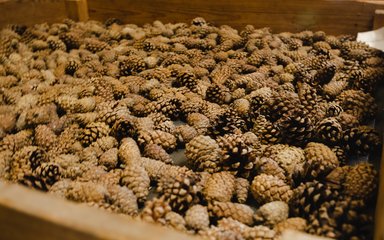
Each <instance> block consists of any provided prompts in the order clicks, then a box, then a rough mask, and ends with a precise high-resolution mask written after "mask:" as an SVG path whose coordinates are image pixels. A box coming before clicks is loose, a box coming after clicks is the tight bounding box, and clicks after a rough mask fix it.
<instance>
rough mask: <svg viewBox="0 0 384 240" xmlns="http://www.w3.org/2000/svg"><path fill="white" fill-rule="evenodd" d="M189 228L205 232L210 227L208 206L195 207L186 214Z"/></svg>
mask: <svg viewBox="0 0 384 240" xmlns="http://www.w3.org/2000/svg"><path fill="white" fill-rule="evenodd" d="M185 221H186V223H187V227H189V228H192V229H195V230H197V231H199V230H205V229H208V227H209V215H208V209H207V207H206V206H202V205H198V204H197V205H193V206H192V207H190V208H189V209H188V210H187V212H186V213H185Z"/></svg>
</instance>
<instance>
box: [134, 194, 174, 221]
mask: <svg viewBox="0 0 384 240" xmlns="http://www.w3.org/2000/svg"><path fill="white" fill-rule="evenodd" d="M171 211H172V208H171V207H170V206H169V203H168V201H166V200H165V199H164V197H161V198H154V199H152V200H148V201H146V202H145V206H144V208H143V210H142V211H141V213H140V217H141V219H142V220H144V221H146V222H151V223H156V222H157V223H161V224H165V216H166V214H167V213H169V212H171Z"/></svg>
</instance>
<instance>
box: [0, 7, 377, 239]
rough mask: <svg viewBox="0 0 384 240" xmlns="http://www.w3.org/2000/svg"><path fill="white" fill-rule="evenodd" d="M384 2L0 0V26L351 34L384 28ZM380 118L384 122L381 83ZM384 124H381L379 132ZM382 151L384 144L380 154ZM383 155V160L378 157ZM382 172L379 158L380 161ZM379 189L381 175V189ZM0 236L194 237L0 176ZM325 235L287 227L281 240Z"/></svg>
mask: <svg viewBox="0 0 384 240" xmlns="http://www.w3.org/2000/svg"><path fill="white" fill-rule="evenodd" d="M380 8H381V9H384V1H372V0H328V1H307V0H291V1H278V0H270V1H261V0H257V1H252V0H237V1H232V0H221V1H206V0H194V1H186V0H110V1H104V0H88V1H87V0H0V27H3V26H5V25H6V24H10V23H20V24H26V25H32V24H36V23H43V22H47V23H54V22H60V21H61V20H63V19H64V18H72V19H74V20H80V21H85V20H87V19H89V18H90V19H94V20H100V21H104V20H106V19H108V18H110V17H117V18H120V19H122V20H123V21H124V22H126V23H135V24H138V25H142V24H145V23H151V22H153V21H154V20H161V21H163V22H164V23H166V22H189V21H190V20H191V19H192V18H194V17H196V16H202V17H204V18H206V19H207V20H208V21H210V22H212V23H214V24H215V25H221V24H227V25H230V26H233V27H236V28H238V29H241V28H243V27H244V26H245V25H247V24H253V25H254V26H255V27H265V26H268V27H270V28H271V29H272V30H273V31H274V32H281V31H291V32H297V31H302V30H314V31H316V30H323V31H326V32H327V33H328V34H335V35H338V34H356V33H357V32H361V31H369V30H372V29H373V28H378V27H381V26H384V17H383V11H382V10H377V11H376V9H380ZM381 89H382V91H381V92H383V94H379V96H383V99H380V101H381V106H380V109H381V112H380V114H381V115H380V116H379V117H380V118H381V122H384V113H383V109H384V88H383V87H381ZM383 129H384V128H380V130H381V131H383ZM382 156H384V149H383V154H382ZM382 161H384V160H382ZM380 171H381V172H384V164H383V165H381V169H380ZM382 188H384V178H381V179H380V187H379V189H382ZM383 215H384V193H383V191H379V198H378V203H377V209H376V227H375V240H382V239H384V217H383ZM0 233H1V234H0V239H9V240H18V239H25V238H26V236H28V239H32V240H33V239H39V240H44V239H79V240H82V239H90V240H93V239H95V240H96V239H97V240H101V239H116V240H120V239H130V240H146V239H149V240H151V239H170V240H173V239H175V240H176V239H186V240H188V239H197V238H196V237H192V236H187V235H184V234H180V233H178V232H175V231H173V230H168V229H164V228H160V227H158V226H155V225H151V224H147V223H142V222H138V221H136V220H132V219H130V218H128V217H125V216H119V215H116V214H110V213H107V212H104V211H102V210H98V209H94V208H90V207H87V206H85V205H81V204H77V203H72V202H69V201H65V200H62V199H58V198H55V197H53V196H50V195H48V194H45V193H40V192H37V191H33V190H30V189H27V188H25V187H22V186H18V185H14V184H5V183H1V182H0ZM288 239H297V240H301V239H323V238H317V237H311V236H308V235H303V234H300V233H296V232H293V233H292V232H287V233H286V234H284V236H283V240H288Z"/></svg>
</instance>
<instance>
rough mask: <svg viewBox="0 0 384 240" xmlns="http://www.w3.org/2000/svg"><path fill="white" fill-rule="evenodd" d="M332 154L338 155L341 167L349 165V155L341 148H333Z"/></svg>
mask: <svg viewBox="0 0 384 240" xmlns="http://www.w3.org/2000/svg"><path fill="white" fill-rule="evenodd" d="M331 150H332V152H334V153H335V154H336V157H337V160H339V165H340V166H345V165H347V164H348V163H349V158H348V156H347V153H346V152H345V151H344V149H343V148H342V147H340V146H334V147H333V148H331Z"/></svg>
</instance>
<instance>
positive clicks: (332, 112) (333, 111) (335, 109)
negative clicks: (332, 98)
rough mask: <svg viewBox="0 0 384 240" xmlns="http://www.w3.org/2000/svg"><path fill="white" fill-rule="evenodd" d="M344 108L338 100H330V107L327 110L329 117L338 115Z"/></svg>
mask: <svg viewBox="0 0 384 240" xmlns="http://www.w3.org/2000/svg"><path fill="white" fill-rule="evenodd" d="M343 111H344V110H343V108H342V107H341V106H340V105H339V104H338V103H336V102H330V103H328V107H327V110H326V115H327V116H328V117H337V116H339V115H340V113H342V112H343Z"/></svg>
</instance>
